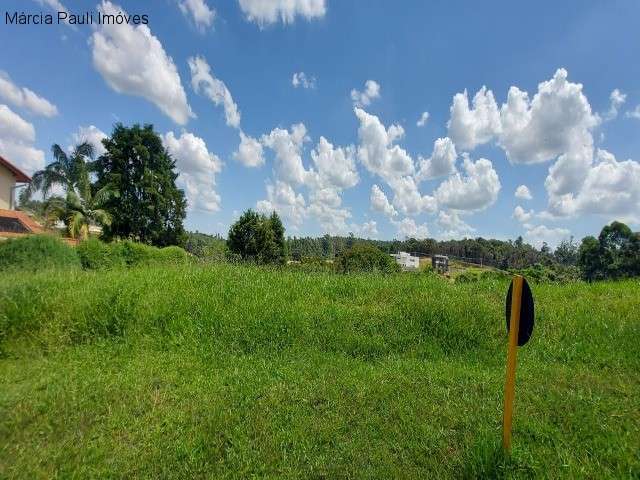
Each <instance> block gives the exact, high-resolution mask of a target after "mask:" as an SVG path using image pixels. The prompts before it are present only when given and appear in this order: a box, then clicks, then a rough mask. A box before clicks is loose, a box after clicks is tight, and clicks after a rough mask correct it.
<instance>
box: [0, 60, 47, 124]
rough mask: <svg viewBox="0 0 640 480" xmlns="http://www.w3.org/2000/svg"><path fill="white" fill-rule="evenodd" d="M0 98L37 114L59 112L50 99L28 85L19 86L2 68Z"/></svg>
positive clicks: (0, 73)
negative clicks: (27, 86) (30, 88)
mask: <svg viewBox="0 0 640 480" xmlns="http://www.w3.org/2000/svg"><path fill="white" fill-rule="evenodd" d="M0 98H2V99H4V100H5V101H7V102H9V103H10V104H12V105H13V106H15V107H18V108H24V109H25V110H28V111H29V112H31V113H33V114H35V115H41V116H43V117H55V116H56V115H57V114H58V109H57V107H56V106H55V105H54V104H52V103H51V102H50V101H49V100H47V99H46V98H43V97H41V96H39V95H38V94H36V93H35V92H33V91H32V90H29V89H28V88H26V87H19V86H17V85H16V84H15V83H13V81H12V80H11V78H10V77H9V75H8V74H7V73H6V72H3V71H2V70H0Z"/></svg>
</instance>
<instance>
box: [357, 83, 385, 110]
mask: <svg viewBox="0 0 640 480" xmlns="http://www.w3.org/2000/svg"><path fill="white" fill-rule="evenodd" d="M377 98H380V85H379V84H378V82H376V81H375V80H367V81H366V82H364V91H362V92H361V91H359V90H356V89H355V88H354V89H353V90H351V100H353V105H354V106H355V107H361V108H362V107H366V106H369V105H370V104H371V102H372V101H373V100H375V99H377Z"/></svg>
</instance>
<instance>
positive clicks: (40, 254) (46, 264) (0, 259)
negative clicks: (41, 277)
mask: <svg viewBox="0 0 640 480" xmlns="http://www.w3.org/2000/svg"><path fill="white" fill-rule="evenodd" d="M79 267H80V260H79V259H78V255H76V252H75V251H74V250H73V248H72V247H71V246H69V245H67V244H66V243H64V242H63V241H62V240H60V239H59V238H56V237H54V236H51V235H29V236H26V237H20V238H15V239H11V240H7V241H5V242H0V271H6V270H30V271H36V270H45V269H48V268H79Z"/></svg>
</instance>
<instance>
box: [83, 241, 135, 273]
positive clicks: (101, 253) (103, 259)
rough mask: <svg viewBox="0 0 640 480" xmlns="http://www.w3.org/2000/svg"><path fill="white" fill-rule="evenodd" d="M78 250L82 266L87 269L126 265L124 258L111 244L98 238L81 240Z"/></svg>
mask: <svg viewBox="0 0 640 480" xmlns="http://www.w3.org/2000/svg"><path fill="white" fill-rule="evenodd" d="M77 252H78V257H80V263H81V264H82V268H84V269H87V270H106V269H110V268H114V267H122V266H124V265H125V262H124V258H123V257H122V256H120V255H118V254H117V253H116V252H114V248H113V246H112V245H111V244H108V243H104V242H101V241H100V240H98V239H97V238H89V239H87V240H85V241H84V242H81V243H80V244H79V245H78V248H77Z"/></svg>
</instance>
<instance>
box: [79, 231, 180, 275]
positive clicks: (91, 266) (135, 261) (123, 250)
mask: <svg viewBox="0 0 640 480" xmlns="http://www.w3.org/2000/svg"><path fill="white" fill-rule="evenodd" d="M78 256H79V257H80V261H81V263H82V267H83V268H85V269H88V270H105V269H110V268H116V267H135V266H138V265H152V264H163V263H185V262H186V261H187V260H188V258H189V254H188V253H187V252H186V251H185V250H183V249H182V248H180V247H175V246H171V247H165V248H157V247H152V246H150V245H145V244H144V243H137V242H133V241H131V240H125V241H123V242H116V243H104V242H101V241H100V240H98V239H97V238H90V239H88V240H86V241H84V242H82V243H81V244H80V245H78Z"/></svg>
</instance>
